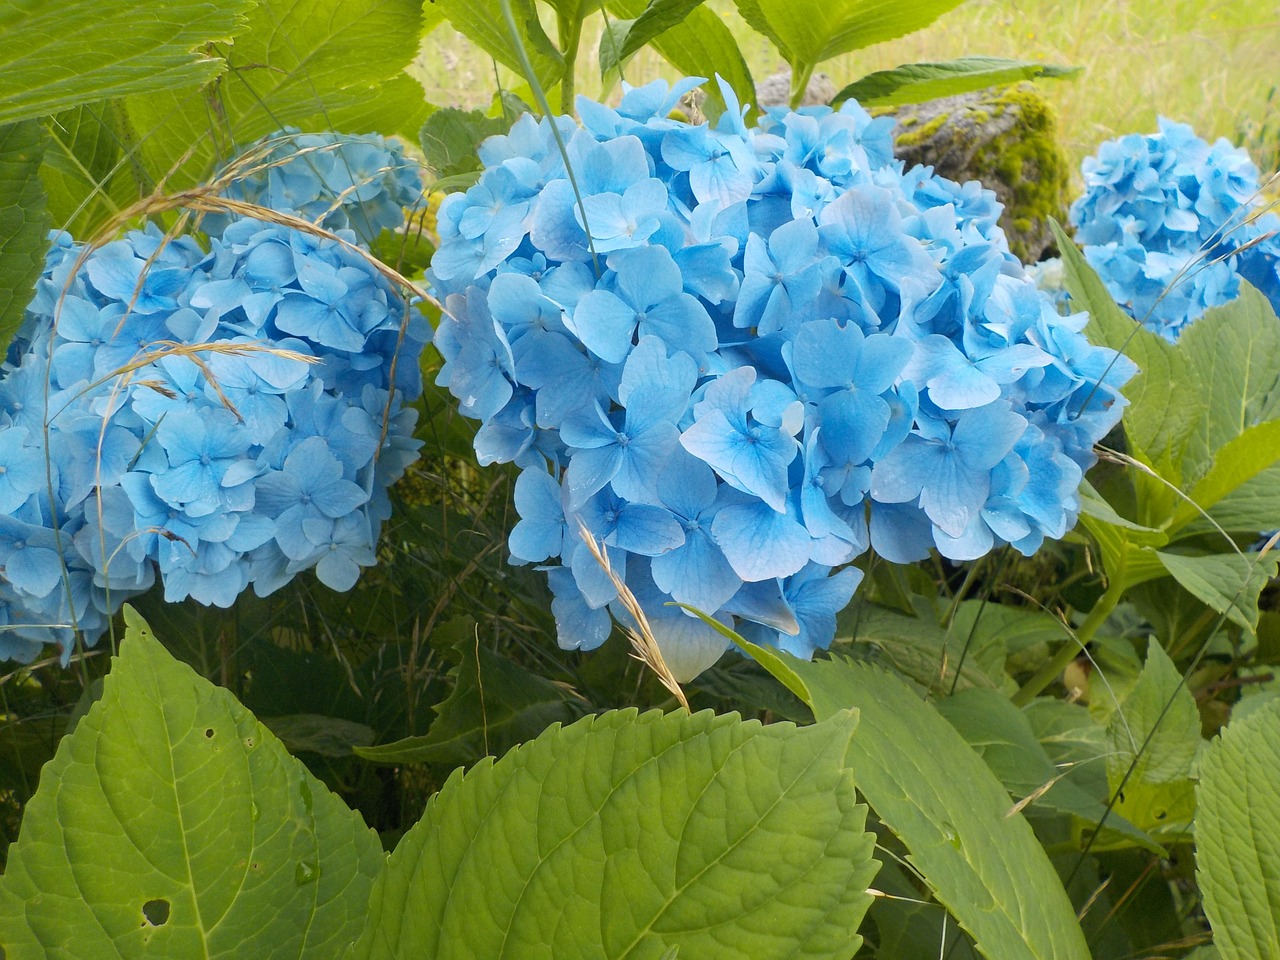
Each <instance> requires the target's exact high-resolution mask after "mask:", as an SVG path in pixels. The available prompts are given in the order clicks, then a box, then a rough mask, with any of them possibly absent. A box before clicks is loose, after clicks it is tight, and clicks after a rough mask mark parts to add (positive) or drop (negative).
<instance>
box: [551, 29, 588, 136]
mask: <svg viewBox="0 0 1280 960" xmlns="http://www.w3.org/2000/svg"><path fill="white" fill-rule="evenodd" d="M556 38H557V39H558V40H559V41H560V52H561V53H562V54H564V76H562V77H561V78H560V112H561V113H564V114H568V115H569V116H573V93H574V90H573V83H574V78H575V76H576V74H577V67H578V45H579V43H581V41H582V20H580V19H579V18H578V17H575V16H574V15H573V14H572V13H559V14H557V16H556Z"/></svg>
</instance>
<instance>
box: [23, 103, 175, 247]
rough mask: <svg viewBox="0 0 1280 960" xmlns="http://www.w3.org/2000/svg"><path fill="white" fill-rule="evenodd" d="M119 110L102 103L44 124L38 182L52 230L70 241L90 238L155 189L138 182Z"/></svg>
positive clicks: (136, 165)
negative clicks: (45, 137)
mask: <svg viewBox="0 0 1280 960" xmlns="http://www.w3.org/2000/svg"><path fill="white" fill-rule="evenodd" d="M122 115H123V107H122V106H121V104H120V102H119V101H117V100H102V101H98V102H97V103H87V104H84V105H83V106H79V107H74V108H73V109H71V110H64V111H63V112H62V113H59V114H56V115H55V116H52V117H49V118H48V119H47V120H46V121H45V130H46V132H47V134H48V139H49V147H48V149H47V150H46V151H45V157H44V164H43V165H42V166H41V168H40V179H41V180H42V181H43V183H44V189H45V193H46V194H47V195H48V198H49V213H50V216H51V217H52V218H53V222H54V224H55V226H56V227H57V228H58V229H60V230H66V231H67V232H69V233H70V234H71V235H72V236H76V237H85V236H92V235H93V234H94V233H95V232H96V231H97V230H98V229H99V228H101V227H102V226H103V225H104V224H106V222H107V221H108V220H110V219H111V218H112V217H114V216H116V215H118V214H119V213H120V211H121V210H123V209H124V208H125V207H127V206H128V205H129V204H130V203H133V202H135V201H137V200H139V199H141V198H142V196H143V195H144V194H145V193H149V192H150V191H151V189H152V188H154V186H155V184H154V183H153V182H152V181H151V180H150V178H148V177H146V176H145V175H144V176H143V177H142V178H141V179H139V172H140V171H139V166H140V165H139V163H138V162H137V158H136V156H131V155H130V153H129V152H130V151H131V150H132V149H133V148H134V147H136V146H137V145H136V144H135V143H133V142H132V140H131V138H130V134H129V131H128V130H127V129H126V128H125V127H124V125H123V124H122V123H121V122H120V119H121V117H122Z"/></svg>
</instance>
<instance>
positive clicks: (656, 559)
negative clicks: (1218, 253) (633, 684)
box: [429, 80, 1133, 678]
mask: <svg viewBox="0 0 1280 960" xmlns="http://www.w3.org/2000/svg"><path fill="white" fill-rule="evenodd" d="M698 82H700V81H696V80H690V81H686V82H683V83H681V84H678V85H676V86H675V88H674V89H668V88H667V86H666V85H665V84H663V83H655V84H650V85H648V86H645V87H640V88H636V89H629V90H628V92H626V94H625V96H624V97H623V99H622V101H621V105H620V106H619V107H618V109H616V110H614V109H610V108H608V107H606V106H602V105H600V104H598V103H593V102H591V101H589V100H586V99H580V100H579V102H578V109H579V112H580V115H581V118H582V126H581V127H578V126H577V125H576V124H575V123H574V122H573V121H572V120H570V119H567V118H563V117H561V118H558V119H554V120H542V121H541V122H539V121H536V120H534V119H533V118H531V117H528V116H526V117H524V118H522V119H521V120H519V121H518V122H517V123H516V124H515V126H514V127H513V129H512V130H511V132H510V134H509V135H506V136H498V137H493V138H491V139H489V140H487V141H486V142H485V143H484V144H483V145H482V146H481V149H480V156H481V159H482V160H483V162H484V165H485V168H486V169H485V171H484V173H483V175H482V176H481V178H480V181H479V183H478V184H476V185H475V186H474V187H472V188H471V189H470V190H468V191H467V192H466V193H465V194H457V195H454V196H451V197H449V198H447V199H446V200H445V201H444V203H443V204H442V205H441V207H440V213H439V231H440V235H441V238H442V243H441V246H440V249H439V251H438V252H437V254H436V256H435V258H434V260H433V263H432V269H431V272H430V274H429V277H430V278H431V280H432V283H433V284H434V285H435V287H436V288H437V290H438V291H439V292H440V294H441V295H442V296H443V297H444V298H446V300H445V304H446V310H445V317H444V319H443V320H442V321H441V324H440V326H439V328H438V330H437V333H436V344H437V346H438V348H439V350H440V352H441V354H442V355H443V357H444V359H445V361H446V362H445V364H444V366H443V368H442V370H441V372H440V376H439V382H441V383H443V384H447V385H448V387H449V388H450V390H451V391H452V392H453V394H454V395H455V396H456V397H457V398H458V401H459V404H460V406H461V409H462V411H463V412H464V413H465V414H467V415H468V416H471V417H474V418H477V419H479V420H481V421H483V424H482V426H481V427H480V429H479V432H478V434H477V436H476V442H475V446H476V451H477V453H478V455H479V458H480V460H481V462H482V463H493V462H508V461H514V462H515V463H517V464H518V465H519V466H521V467H522V468H523V472H522V473H521V474H520V476H519V479H518V481H517V484H516V491H515V494H516V507H517V509H518V512H519V514H520V521H519V522H518V523H517V524H516V526H515V528H514V529H513V530H512V533H511V537H510V544H509V545H510V550H511V554H512V558H513V560H514V561H515V562H520V563H538V564H550V567H549V577H550V586H551V589H552V591H553V593H554V595H555V600H554V612H555V615H556V620H557V624H558V627H559V640H560V643H561V644H562V645H563V646H565V647H570V648H582V649H589V648H591V647H594V646H596V645H598V644H600V643H601V642H603V640H604V639H605V637H606V636H607V635H608V633H609V631H610V627H611V621H610V616H609V611H610V609H613V610H614V612H615V613H616V614H617V615H619V616H620V617H621V616H624V614H623V613H622V612H621V610H620V609H619V607H618V604H617V602H616V599H617V595H616V591H615V588H614V586H613V584H612V583H611V582H610V581H609V579H607V578H606V577H605V575H604V574H603V572H602V571H601V569H600V567H599V565H598V564H597V563H596V561H595V560H594V559H593V557H592V556H591V554H590V552H589V550H588V549H587V547H586V546H585V544H584V543H583V542H582V541H581V538H580V536H579V529H580V525H584V526H585V527H586V529H587V530H589V531H590V532H591V534H593V535H594V536H595V537H597V538H599V539H602V540H603V542H604V543H605V545H606V547H607V550H608V554H609V557H610V560H611V564H612V567H613V569H614V570H615V571H616V572H618V573H619V574H621V575H622V576H624V577H625V580H626V583H627V585H628V587H629V588H630V589H631V590H632V591H633V592H634V594H635V595H636V597H637V598H638V599H639V601H640V602H641V604H642V605H643V607H644V609H645V612H646V615H647V617H648V619H649V621H650V623H651V625H652V626H653V629H654V632H655V636H656V638H657V640H658V642H659V643H660V645H661V646H662V648H663V652H664V655H665V656H666V659H667V661H668V663H669V664H670V666H671V667H672V669H673V671H674V672H675V674H676V675H677V677H681V678H688V677H691V676H693V675H696V674H697V673H698V672H700V671H701V670H702V669H704V668H705V667H706V666H708V665H709V664H710V663H712V662H714V661H715V659H716V658H717V657H718V656H719V655H720V653H721V652H723V650H724V649H725V646H726V642H725V640H724V639H723V638H722V637H721V636H720V635H719V634H718V633H716V632H715V631H714V630H712V629H710V628H708V627H707V626H706V625H704V624H703V623H702V622H701V621H699V620H697V619H695V618H693V617H692V616H690V615H688V614H686V613H685V612H684V611H683V610H681V609H680V608H679V607H676V606H671V605H668V604H669V603H670V601H673V600H674V601H678V602H680V603H683V604H689V605H691V606H694V607H697V608H699V609H701V610H704V611H706V612H708V613H710V614H712V615H714V616H715V617H717V618H718V619H720V620H721V621H722V622H724V623H726V624H732V625H734V627H735V628H736V629H737V630H738V631H740V632H741V633H742V634H744V635H745V636H747V637H749V638H751V639H753V640H758V641H763V642H769V643H773V644H776V645H778V646H781V647H783V648H785V649H787V650H789V651H791V652H792V653H795V654H798V655H800V656H805V657H807V656H809V655H811V654H812V652H813V650H814V649H815V648H818V647H825V646H827V645H828V644H829V643H830V642H831V640H832V638H833V634H834V631H835V622H836V621H835V618H836V614H837V612H838V611H839V610H840V609H841V608H842V607H844V606H845V605H846V604H847V603H848V602H849V600H850V598H851V596H852V594H853V591H854V589H855V588H856V586H857V585H858V582H859V580H860V578H861V576H862V574H861V572H860V571H859V570H857V569H855V568H852V567H848V566H845V567H844V568H843V569H842V570H840V571H839V572H834V573H833V570H835V568H837V567H841V566H842V565H845V564H848V563H849V561H851V560H853V559H854V558H855V557H858V556H859V555H861V554H862V553H864V552H865V551H866V550H867V549H868V547H873V548H874V549H875V550H876V551H877V552H878V553H879V554H881V555H882V556H884V557H886V558H888V559H890V560H893V561H901V562H907V561H912V560H916V559H919V558H922V557H924V556H926V555H927V554H928V552H929V550H930V549H931V548H934V547H936V548H937V549H938V550H939V551H941V553H942V554H943V555H945V556H947V557H950V558H953V559H957V560H969V559H974V558H976V557H979V556H982V555H983V554H985V553H986V552H988V551H989V550H991V549H992V548H993V547H995V546H996V545H999V544H1005V543H1011V544H1013V545H1014V546H1015V547H1016V548H1017V549H1019V550H1021V551H1022V552H1024V553H1031V552H1033V551H1034V550H1036V549H1037V548H1038V546H1039V545H1040V543H1041V542H1042V540H1043V538H1045V537H1061V536H1062V535H1063V534H1064V533H1066V531H1067V530H1068V529H1069V528H1070V527H1071V526H1072V525H1073V524H1074V522H1075V520H1076V516H1077V512H1078V509H1079V501H1078V499H1077V488H1078V486H1079V483H1080V480H1081V476H1082V471H1083V470H1084V469H1086V468H1087V467H1088V466H1089V465H1090V464H1091V463H1092V460H1093V454H1092V446H1093V443H1094V442H1095V441H1096V440H1097V439H1098V438H1100V437H1101V436H1102V435H1103V434H1104V433H1105V432H1106V431H1107V430H1108V429H1109V428H1110V427H1111V426H1112V425H1114V424H1115V423H1116V421H1117V419H1118V418H1119V416H1120V412H1121V406H1122V404H1123V399H1122V398H1121V397H1120V395H1119V393H1118V392H1117V388H1118V387H1119V386H1120V385H1121V384H1122V383H1123V382H1124V380H1125V379H1127V377H1128V376H1130V375H1131V374H1132V372H1133V370H1132V366H1131V365H1130V364H1128V362H1127V361H1125V360H1124V359H1123V358H1120V359H1118V360H1117V358H1116V356H1115V354H1114V353H1113V352H1112V351H1110V350H1106V349H1102V348H1098V347H1093V346H1091V345H1090V344H1089V343H1088V342H1087V341H1086V340H1085V338H1084V337H1083V336H1082V335H1081V332H1080V331H1081V329H1082V327H1083V326H1084V323H1085V320H1086V317H1085V316H1084V315H1076V316H1070V317H1063V316H1060V315H1059V314H1058V312H1057V311H1056V310H1055V309H1054V308H1053V307H1052V305H1051V304H1050V302H1049V301H1048V300H1047V299H1046V298H1045V297H1044V296H1042V295H1041V294H1040V293H1039V292H1038V291H1037V289H1036V287H1035V285H1034V284H1033V283H1032V282H1031V280H1029V279H1028V278H1027V277H1026V275H1025V274H1024V272H1023V269H1022V267H1021V265H1020V264H1019V263H1018V261H1017V260H1016V259H1015V258H1014V257H1013V256H1012V255H1010V253H1009V252H1008V247H1007V244H1006V242H1005V238H1004V235H1003V234H1002V233H1001V231H1000V229H999V228H998V227H997V226H996V218H997V216H998V214H999V210H1000V208H999V205H998V204H997V202H996V200H995V197H994V194H993V193H991V192H990V191H988V190H985V189H983V188H982V187H981V185H979V184H977V183H970V184H966V185H964V186H961V185H958V184H955V183H951V182H949V181H946V180H943V179H939V178H937V177H935V176H933V175H932V172H931V170H929V169H926V168H915V169H912V170H905V171H904V170H903V168H902V165H901V164H900V163H897V162H895V161H894V160H893V157H892V150H891V147H892V144H891V140H890V133H889V131H890V128H891V127H892V120H890V119H879V120H873V119H872V118H871V117H870V116H869V115H868V114H867V113H866V112H865V111H863V110H862V109H861V108H859V107H858V106H857V105H856V104H853V103H847V104H845V105H844V107H843V108H842V109H841V110H839V111H833V110H831V109H830V108H807V109H804V110H801V111H799V112H794V113H787V112H782V111H779V112H774V113H771V114H769V115H768V116H767V117H765V118H764V119H763V120H762V122H761V123H760V124H759V125H758V126H756V127H753V128H748V127H747V126H746V125H745V123H744V121H743V116H744V114H743V113H742V112H739V110H738V109H737V107H736V105H734V106H731V107H730V109H729V111H728V112H727V113H726V114H725V115H724V116H723V117H722V118H721V120H720V121H719V123H718V125H717V126H716V127H714V128H712V127H708V126H707V125H700V126H691V125H689V124H687V123H683V122H678V121H676V120H672V119H669V118H668V113H669V112H670V111H671V109H672V108H673V107H674V105H675V104H676V103H677V101H678V100H679V98H680V97H681V96H682V95H683V94H684V93H685V92H687V91H688V90H689V89H690V88H691V87H692V86H694V85H696V84H697V83H698ZM725 95H726V97H728V98H729V99H730V102H731V103H732V93H731V92H730V91H728V90H727V89H726V90H725ZM553 123H554V124H556V126H557V127H558V129H559V131H560V133H561V135H562V136H563V138H564V139H565V140H566V141H567V152H568V156H569V160H570V165H571V168H572V171H573V174H574V181H575V182H576V187H575V182H571V181H570V180H569V177H568V174H567V171H566V167H565V163H564V160H563V159H562V155H561V152H560V151H559V149H558V148H557V145H556V143H555V139H554V137H553V128H552V124H553ZM576 193H577V194H580V195H581V203H579V202H578V200H577V196H576Z"/></svg>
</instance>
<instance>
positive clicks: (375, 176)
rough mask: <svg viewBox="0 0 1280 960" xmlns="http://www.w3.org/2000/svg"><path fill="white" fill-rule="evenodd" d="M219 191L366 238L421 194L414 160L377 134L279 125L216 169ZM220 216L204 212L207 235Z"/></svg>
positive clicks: (397, 221)
mask: <svg viewBox="0 0 1280 960" xmlns="http://www.w3.org/2000/svg"><path fill="white" fill-rule="evenodd" d="M224 176H228V177H230V181H229V182H228V183H227V185H226V187H225V188H224V189H223V193H224V194H225V195H226V196H227V197H229V198H231V199H233V200H243V201H245V202H246V203H255V204H258V205H259V206H263V207H267V208H269V209H271V210H275V211H276V212H278V213H289V214H293V215H294V216H298V217H301V218H303V219H304V220H310V221H311V222H312V223H316V224H318V225H320V226H323V227H324V228H325V229H327V230H352V231H354V232H355V234H356V236H358V237H359V238H360V239H361V241H363V242H364V243H366V244H370V243H372V242H373V241H374V240H375V239H377V237H378V234H380V233H381V232H382V231H384V230H391V229H394V228H396V227H399V226H401V225H403V223H404V208H406V207H413V206H415V205H416V204H418V203H419V202H420V201H421V200H422V176H421V174H420V172H419V168H418V164H417V163H415V162H414V161H412V160H410V159H409V158H408V157H406V156H405V154H404V149H403V148H402V147H401V146H400V145H399V144H398V143H396V142H395V141H393V140H386V139H384V138H383V137H381V136H379V135H378V134H366V135H364V136H350V135H347V134H338V133H308V134H303V133H300V132H299V131H298V130H297V128H295V127H285V128H284V129H283V130H279V131H277V132H275V133H272V134H270V135H268V136H265V137H263V138H262V139H261V140H259V141H258V142H257V143H255V144H254V145H253V146H252V147H250V148H249V149H248V150H247V151H245V153H244V154H243V155H242V156H241V157H240V158H239V159H238V160H236V161H235V163H233V164H231V166H230V167H228V168H227V170H226V171H224ZM226 224H227V217H226V216H223V215H218V214H206V216H205V220H204V225H205V229H206V230H207V231H208V232H209V233H210V234H218V233H221V232H222V230H223V229H224V228H225V227H226Z"/></svg>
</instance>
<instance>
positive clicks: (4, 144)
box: [0, 120, 49, 357]
mask: <svg viewBox="0 0 1280 960" xmlns="http://www.w3.org/2000/svg"><path fill="white" fill-rule="evenodd" d="M45 145H46V140H45V136H44V131H43V129H42V128H41V126H40V124H39V123H37V122H36V121H34V120H24V121H23V122H21V123H11V124H7V125H5V126H0V357H3V356H4V354H5V351H6V350H8V349H9V341H10V340H12V339H13V335H14V333H16V332H17V330H18V327H19V326H21V325H22V315H23V313H24V312H25V311H26V308H27V304H28V303H29V302H30V301H31V294H32V291H33V290H34V289H35V283H36V280H37V279H39V277H40V271H41V270H42V269H43V268H44V252H45V250H46V249H48V245H49V242H48V239H47V236H46V235H47V234H48V232H49V211H48V210H47V209H46V207H45V196H44V190H43V189H42V188H41V186H40V161H41V158H42V157H43V156H44V152H45Z"/></svg>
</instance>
